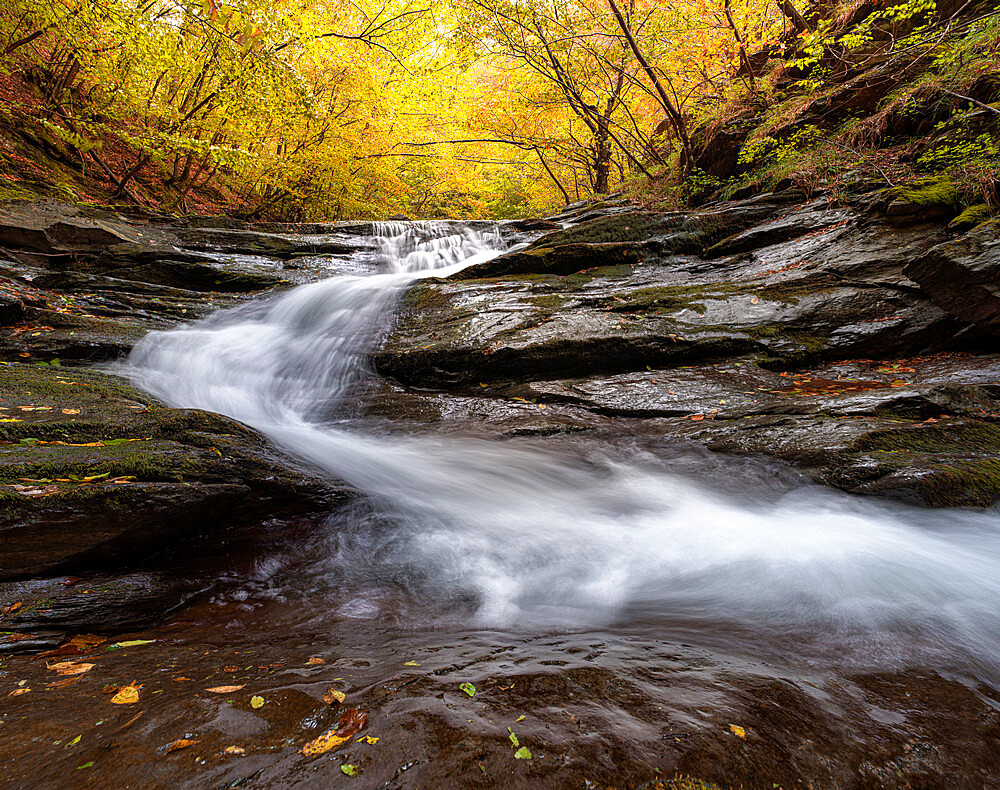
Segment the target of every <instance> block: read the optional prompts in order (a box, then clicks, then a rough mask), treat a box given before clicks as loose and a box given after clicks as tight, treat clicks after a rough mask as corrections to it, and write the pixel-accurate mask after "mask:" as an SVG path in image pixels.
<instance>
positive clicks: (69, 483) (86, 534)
mask: <svg viewBox="0 0 1000 790" xmlns="http://www.w3.org/2000/svg"><path fill="white" fill-rule="evenodd" d="M0 394H2V398H3V403H2V404H0V406H2V410H0V413H2V414H4V415H9V416H5V417H4V418H3V421H2V422H0V441H2V443H0V579H4V580H7V579H21V578H28V577H31V576H39V575H46V574H52V573H62V572H72V571H77V570H92V569H94V568H97V567H101V566H110V565H112V564H113V565H115V566H116V567H121V565H122V563H126V562H134V561H135V560H137V559H139V558H142V557H145V556H148V555H150V554H152V553H154V552H156V551H157V550H158V549H160V548H162V547H164V546H168V545H171V544H173V543H174V542H176V541H178V540H180V539H182V538H184V537H185V536H187V535H190V534H192V533H195V532H198V531H199V530H204V529H208V528H214V527H218V526H219V525H220V524H225V523H233V522H238V521H239V520H240V519H241V518H247V517H254V516H257V515H259V513H261V512H266V513H272V514H274V513H279V512H290V513H296V512H299V513H301V512H313V511H315V510H320V509H324V508H327V507H329V506H330V504H331V503H333V502H336V501H338V500H339V499H340V498H343V497H344V496H345V491H344V489H342V488H339V487H337V486H336V485H331V484H328V483H324V482H322V481H320V480H318V479H316V478H315V477H313V475H312V474H311V473H310V472H309V471H308V470H306V469H305V468H303V467H301V466H299V465H298V464H296V463H295V462H293V461H291V460H289V459H288V458H286V457H284V456H282V455H281V454H279V453H277V452H276V451H275V450H273V449H271V448H270V447H269V445H268V443H267V442H266V441H265V440H264V439H263V438H262V437H261V436H260V435H259V434H257V433H256V432H254V431H252V430H250V429H248V428H246V427H245V426H243V425H241V424H240V423H237V422H236V421H234V420H230V419H228V418H225V417H221V416H219V415H213V414H208V413H205V412H198V411H188V410H177V409H168V408H165V407H163V406H162V405H160V404H158V403H157V402H156V401H154V400H153V399H152V398H150V397H149V396H147V395H145V394H143V393H141V392H139V391H138V390H136V389H134V388H132V387H131V386H129V385H127V384H126V383H124V382H122V381H120V380H118V379H116V378H115V377H113V376H108V375H106V374H101V373H96V372H91V371H82V370H79V369H77V370H72V371H69V370H67V371H60V370H58V369H53V368H51V367H49V366H36V365H18V364H8V365H5V366H3V367H2V368H0Z"/></svg>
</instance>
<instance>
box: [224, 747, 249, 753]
mask: <svg viewBox="0 0 1000 790" xmlns="http://www.w3.org/2000/svg"><path fill="white" fill-rule="evenodd" d="M222 753H223V754H246V753H247V750H246V749H244V748H243V747H242V746H227V747H226V748H225V749H223V750H222Z"/></svg>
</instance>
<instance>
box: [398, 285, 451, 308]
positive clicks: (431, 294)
mask: <svg viewBox="0 0 1000 790" xmlns="http://www.w3.org/2000/svg"><path fill="white" fill-rule="evenodd" d="M447 305H448V297H447V296H446V295H445V294H444V293H443V292H442V291H441V288H440V287H438V286H435V285H425V284H421V285H414V286H413V287H411V288H410V289H409V290H408V291H407V292H406V293H405V294H404V295H403V298H402V299H401V300H400V302H399V306H400V308H401V309H403V310H406V311H420V312H427V311H430V310H442V309H444V308H445V307H446V306H447Z"/></svg>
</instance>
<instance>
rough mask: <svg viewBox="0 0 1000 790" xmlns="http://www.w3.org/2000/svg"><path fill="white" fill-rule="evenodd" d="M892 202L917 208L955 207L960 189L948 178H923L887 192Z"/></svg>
mask: <svg viewBox="0 0 1000 790" xmlns="http://www.w3.org/2000/svg"><path fill="white" fill-rule="evenodd" d="M887 193H888V196H889V197H890V198H891V199H892V200H902V201H903V202H905V203H913V204H915V205H917V206H955V205H957V203H958V188H957V187H956V186H955V184H954V182H953V181H952V180H951V178H949V177H948V176H934V177H931V178H921V179H920V180H919V181H913V182H911V183H909V184H901V185H900V186H897V187H892V188H891V189H889V190H887Z"/></svg>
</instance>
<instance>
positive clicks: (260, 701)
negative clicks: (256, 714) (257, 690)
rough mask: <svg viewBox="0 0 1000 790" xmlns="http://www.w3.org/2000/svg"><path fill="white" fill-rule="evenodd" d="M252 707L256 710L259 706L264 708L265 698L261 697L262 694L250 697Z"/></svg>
mask: <svg viewBox="0 0 1000 790" xmlns="http://www.w3.org/2000/svg"><path fill="white" fill-rule="evenodd" d="M250 707H251V708H253V709H254V710H257V709H258V708H263V707H264V698H263V697H261V696H256V695H255V696H253V697H250Z"/></svg>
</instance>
